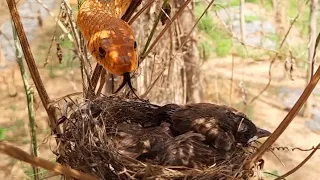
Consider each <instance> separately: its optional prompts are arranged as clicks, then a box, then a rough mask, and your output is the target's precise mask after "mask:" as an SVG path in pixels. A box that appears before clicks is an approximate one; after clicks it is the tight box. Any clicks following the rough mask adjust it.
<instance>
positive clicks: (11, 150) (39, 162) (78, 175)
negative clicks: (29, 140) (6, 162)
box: [0, 142, 97, 180]
mask: <svg viewBox="0 0 320 180" xmlns="http://www.w3.org/2000/svg"><path fill="white" fill-rule="evenodd" d="M0 152H2V153H4V154H7V155H9V156H11V157H13V158H16V159H18V160H20V161H24V162H27V163H29V164H32V165H34V166H39V167H42V168H44V169H46V170H49V171H53V172H55V173H58V174H63V175H65V176H67V177H72V178H75V179H79V180H97V178H96V177H93V176H91V175H89V174H85V173H82V172H80V171H77V170H74V169H72V168H70V167H66V166H62V165H59V164H54V163H51V162H49V161H47V160H45V159H42V158H39V157H35V156H32V155H30V154H28V153H26V152H24V151H22V150H21V149H19V148H17V147H14V146H12V145H10V144H9V143H6V142H0Z"/></svg>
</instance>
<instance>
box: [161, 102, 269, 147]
mask: <svg viewBox="0 0 320 180" xmlns="http://www.w3.org/2000/svg"><path fill="white" fill-rule="evenodd" d="M156 116H157V117H158V118H160V119H162V120H163V121H166V122H168V123H170V124H171V128H172V131H173V133H174V135H181V134H184V133H186V132H189V131H193V132H195V133H200V134H202V135H204V136H205V138H206V141H207V142H208V143H209V144H211V145H213V146H214V147H215V148H216V149H218V150H223V151H229V150H231V149H232V147H233V146H234V145H236V144H237V143H241V144H243V145H246V144H248V143H249V142H251V141H252V140H255V139H258V138H262V137H266V136H269V135H270V134H271V133H270V132H269V131H266V130H263V129H260V128H257V127H256V126H255V124H253V123H252V122H251V121H250V120H249V119H248V118H247V117H246V115H245V114H243V113H241V112H238V111H237V110H235V109H234V108H231V107H228V106H224V105H216V104H210V103H197V104H189V105H185V106H179V105H177V104H167V105H165V106H162V107H161V108H159V109H158V110H157V111H156Z"/></svg>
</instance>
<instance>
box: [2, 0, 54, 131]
mask: <svg viewBox="0 0 320 180" xmlns="http://www.w3.org/2000/svg"><path fill="white" fill-rule="evenodd" d="M7 3H8V7H9V10H10V14H11V17H12V21H13V23H14V26H15V29H16V31H17V35H18V37H19V40H20V44H21V47H22V50H23V54H24V57H25V59H26V62H27V65H28V68H29V71H30V74H31V77H32V80H33V82H34V84H35V86H36V88H37V91H38V93H39V96H40V99H41V102H42V104H43V106H44V108H45V109H46V111H47V114H48V117H49V121H50V127H51V130H52V131H54V132H55V131H57V129H56V114H55V108H54V107H51V106H49V103H50V101H51V100H50V98H49V96H48V93H47V91H46V89H45V87H44V85H43V82H42V80H41V77H40V74H39V71H38V69H37V66H36V63H35V60H34V58H33V55H32V52H31V49H30V46H29V42H28V39H27V36H26V33H25V31H24V29H23V26H22V23H21V18H20V15H19V13H18V10H17V7H16V2H15V1H12V0H7Z"/></svg>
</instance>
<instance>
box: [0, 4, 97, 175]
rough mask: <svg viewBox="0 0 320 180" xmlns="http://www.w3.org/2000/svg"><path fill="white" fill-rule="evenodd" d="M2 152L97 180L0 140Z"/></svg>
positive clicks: (40, 165) (54, 170) (56, 170)
mask: <svg viewBox="0 0 320 180" xmlns="http://www.w3.org/2000/svg"><path fill="white" fill-rule="evenodd" d="M9 1H10V0H9ZM0 152H2V153H3V154H6V155H9V156H11V157H13V158H15V159H18V160H20V161H24V162H27V163H29V164H32V165H34V166H38V167H42V168H44V169H46V170H49V171H52V172H55V173H58V174H63V175H65V176H66V177H72V178H75V179H79V180H97V178H96V177H93V176H91V175H89V174H85V173H82V172H80V171H77V170H75V169H72V168H70V167H66V166H62V165H59V164H54V163H52V162H50V161H47V160H45V159H42V158H39V157H35V156H32V155H30V154H28V153H26V152H24V151H23V150H21V149H19V148H17V147H15V146H13V145H10V144H9V143H7V142H0Z"/></svg>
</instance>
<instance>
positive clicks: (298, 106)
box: [247, 66, 320, 168]
mask: <svg viewBox="0 0 320 180" xmlns="http://www.w3.org/2000/svg"><path fill="white" fill-rule="evenodd" d="M319 79H320V66H319V67H318V69H317V71H316V73H315V74H314V76H312V78H311V80H310V82H309V84H308V85H307V87H306V88H305V90H304V91H303V93H302V95H301V96H300V97H299V99H298V101H297V102H296V103H295V105H294V106H293V107H292V109H291V110H290V111H289V113H288V114H287V116H286V117H285V118H284V120H283V121H282V122H281V123H280V125H279V126H278V127H277V129H276V130H275V131H274V132H273V133H272V134H271V136H269V138H268V139H267V140H266V141H265V142H264V143H263V144H262V146H261V147H260V148H259V149H258V151H257V152H256V153H254V154H253V155H252V156H251V158H249V160H248V161H247V167H248V168H250V167H252V164H253V163H254V162H256V160H257V159H259V158H260V157H261V156H262V155H263V154H264V153H265V152H266V151H267V150H268V149H269V148H270V147H271V145H272V144H273V143H274V142H275V141H276V140H277V139H278V138H279V136H280V135H281V134H282V133H283V132H284V131H285V130H286V128H287V127H288V126H289V124H290V123H291V122H292V120H293V118H294V117H295V116H296V115H297V113H298V112H299V110H300V109H301V107H302V106H303V104H304V103H305V102H306V100H307V99H308V97H309V96H310V94H311V92H312V91H313V89H314V88H315V86H316V85H317V83H318V81H319Z"/></svg>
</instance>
